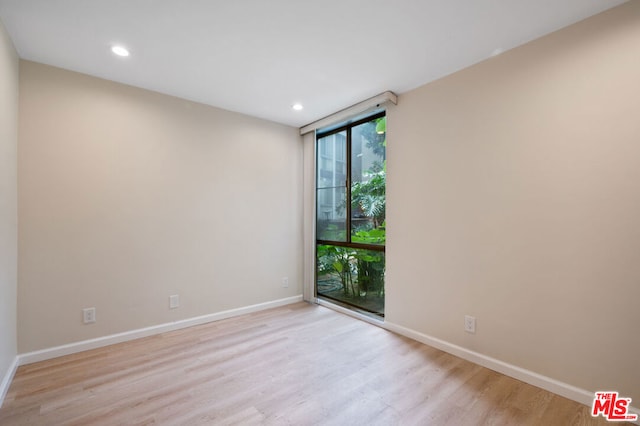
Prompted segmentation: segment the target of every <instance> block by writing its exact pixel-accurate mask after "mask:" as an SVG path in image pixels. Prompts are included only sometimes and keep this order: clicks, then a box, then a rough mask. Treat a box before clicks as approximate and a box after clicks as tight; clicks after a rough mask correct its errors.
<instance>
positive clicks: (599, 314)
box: [386, 2, 640, 406]
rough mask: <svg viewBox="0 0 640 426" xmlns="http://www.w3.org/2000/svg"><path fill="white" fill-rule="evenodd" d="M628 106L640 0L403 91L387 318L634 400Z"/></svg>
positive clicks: (636, 118) (639, 376) (392, 160)
mask: <svg viewBox="0 0 640 426" xmlns="http://www.w3.org/2000/svg"><path fill="white" fill-rule="evenodd" d="M639 114H640V2H629V3H628V4H625V5H623V6H622V7H619V8H616V9H613V10H611V11H610V12H606V13H604V14H601V15H598V16H595V17H593V18H591V19H589V20H587V21H583V22H581V23H578V24H577V25H574V26H571V27H569V28H566V29H564V30H561V31H559V32H557V33H554V34H552V35H549V36H547V37H544V38H542V39H539V40H537V41H535V42H532V43H530V44H527V45H525V46H523V47H520V48H517V49H515V50H512V51H510V52H507V53H505V54H503V55H501V56H498V57H495V58H492V59H490V60H487V61H485V62H483V63H481V64H479V65H476V66H473V67H471V68H468V69H466V70H463V71H461V72H458V73H456V74H454V75H451V76H449V77H447V78H444V79H441V80H439V81H436V82H434V83H432V84H428V85H425V86H423V87H420V88H418V89H416V90H413V91H411V92H409V93H406V94H404V95H402V96H401V97H400V99H399V104H398V106H397V108H394V109H391V110H390V111H389V115H388V122H389V124H388V129H389V135H388V138H389V141H390V143H389V150H388V173H389V179H388V217H387V219H388V220H387V222H388V224H389V227H388V244H387V262H388V264H387V266H388V269H387V317H386V318H387V320H388V321H389V322H392V323H395V324H399V325H402V326H404V327H408V328H410V329H413V330H415V331H418V332H421V333H424V334H427V335H430V336H433V337H436V338H439V339H442V340H445V341H448V342H450V343H453V344H456V345H460V346H463V347H465V348H467V349H470V350H473V351H477V352H480V353H482V354H485V355H488V356H490V357H495V358H497V359H500V360H503V361H506V362H508V363H512V364H515V365H517V366H520V367H523V368H526V369H529V370H533V371H535V372H538V373H540V374H543V375H547V376H550V377H552V378H554V379H557V380H560V381H563V382H566V383H569V384H572V385H574V386H578V387H580V388H583V389H587V390H591V391H595V390H602V389H605V390H607V389H613V390H618V391H620V392H621V393H622V394H623V395H626V396H629V397H631V398H633V399H634V405H636V406H637V405H638V404H637V402H639V401H640V369H639V368H638V360H640V338H639V337H638V336H639V334H638V333H639V329H640V306H639V304H638V303H639V301H640V115H639ZM465 314H469V315H474V316H476V317H477V333H476V334H475V335H470V334H466V333H465V332H464V331H463V316H464V315H465Z"/></svg>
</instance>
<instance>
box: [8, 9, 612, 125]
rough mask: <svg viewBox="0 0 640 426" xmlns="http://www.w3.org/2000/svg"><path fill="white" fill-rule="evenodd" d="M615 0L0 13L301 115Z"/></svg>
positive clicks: (75, 60) (132, 66)
mask: <svg viewBox="0 0 640 426" xmlns="http://www.w3.org/2000/svg"><path fill="white" fill-rule="evenodd" d="M621 3H624V0H395V1H393V0H385V1H383V0H323V1H313V2H312V1H304V0H269V1H267V0H235V1H231V0H227V1H223V0H189V1H184V0H183V1H180V0H108V1H107V0H0V19H1V20H2V21H3V23H4V24H5V27H6V28H7V31H8V32H9V34H10V36H11V38H12V40H13V42H14V44H15V46H16V49H17V50H18V54H19V55H20V57H21V58H24V59H28V60H32V61H36V62H42V63H45V64H50V65H54V66H57V67H61V68H65V69H69V70H73V71H78V72H82V73H86V74H90V75H94V76H98V77H102V78H106V79H109V80H113V81H118V82H121V83H125V84H130V85H133V86H138V87H142V88H145V89H150V90H155V91H158V92H162V93H166V94H170V95H174V96H178V97H181V98H186V99H190V100H193V101H198V102H202V103H205V104H209V105H214V106H217V107H221V108H225V109H229V110H232V111H239V112H242V113H245V114H249V115H253V116H257V117H261V118H266V119H268V120H273V121H276V122H280V123H285V124H289V125H292V126H296V127H299V126H302V125H304V124H307V123H309V122H312V121H314V120H316V119H319V118H322V117H324V116H326V115H328V114H331V113H333V112H336V111H338V110H340V109H343V108H345V107H348V106H349V105H351V104H354V103H356V102H359V101H361V100H364V99H366V98H369V97H371V96H373V95H376V94H378V93H380V92H383V91H385V90H391V91H393V92H396V93H398V94H401V93H403V92H406V91H407V90H410V89H413V88H415V87H417V86H420V85H422V84H424V83H427V82H429V81H433V80H435V79H437V78H440V77H443V76H445V75H447V74H450V73H452V72H455V71H457V70H460V69H462V68H465V67H468V66H470V65H472V64H474V63H477V62H480V61H482V60H484V59H487V58H488V57H490V56H491V54H492V52H494V51H496V49H500V50H508V49H511V48H513V47H516V46H518V45H520V44H523V43H526V42H527V41H530V40H533V39H535V38H538V37H540V36H542V35H544V34H547V33H549V32H552V31H554V30H557V29H560V28H562V27H565V26H567V25H569V24H572V23H574V22H577V21H579V20H582V19H584V18H587V17H589V16H591V15H594V14H596V13H598V12H601V11H603V10H605V9H608V8H611V7H613V6H616V5H618V4H621ZM116 43H119V44H122V45H124V46H126V47H128V48H129V49H130V50H131V56H130V57H128V58H118V57H115V56H114V55H113V54H112V53H111V51H110V47H111V46H112V45H113V44H116ZM294 102H301V103H302V104H303V105H304V110H302V111H299V112H295V111H293V110H292V109H291V105H292V104H293V103H294Z"/></svg>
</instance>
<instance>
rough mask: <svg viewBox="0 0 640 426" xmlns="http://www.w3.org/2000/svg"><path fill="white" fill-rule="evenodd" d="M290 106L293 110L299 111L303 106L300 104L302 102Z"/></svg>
mask: <svg viewBox="0 0 640 426" xmlns="http://www.w3.org/2000/svg"><path fill="white" fill-rule="evenodd" d="M291 108H293V109H294V111H301V110H302V109H303V108H304V107H303V106H302V104H293V105H292V106H291Z"/></svg>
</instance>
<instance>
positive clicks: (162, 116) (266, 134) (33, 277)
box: [18, 61, 302, 353]
mask: <svg viewBox="0 0 640 426" xmlns="http://www.w3.org/2000/svg"><path fill="white" fill-rule="evenodd" d="M19 123H20V127H19V130H20V149H19V153H18V157H19V215H20V226H19V231H20V232H19V298H18V301H19V310H18V311H19V314H18V339H19V344H18V347H19V351H20V352H21V353H24V352H28V351H33V350H37V349H42V348H50V347H52V346H56V345H61V344H65V343H69V342H74V341H80V340H84V339H89V338H94V337H98V336H104V335H109V334H113V333H117V332H123V331H128V330H133V329H137V328H142V327H146V326H151V325H156V324H162V323H167V322H171V321H175V320H179V319H186V318H192V317H195V316H199V315H205V314H210V313H215V312H219V311H222V310H227V309H232V308H238V307H244V306H248V305H252V304H256V303H261V302H267V301H272V300H277V299H281V298H285V297H290V296H296V295H299V294H301V293H302V286H301V280H302V266H301V265H302V254H301V253H302V203H301V191H302V187H301V184H300V182H301V179H302V147H301V143H300V136H299V134H298V131H297V129H294V128H291V127H287V126H283V125H279V124H274V123H271V122H267V121H263V120H258V119H255V118H251V117H247V116H244V115H241V114H237V113H231V112H227V111H223V110H220V109H217V108H212V107H208V106H204V105H200V104H196V103H193V102H188V101H185V100H181V99H177V98H172V97H169V96H165V95H160V94H157V93H153V92H149V91H145V90H141V89H136V88H132V87H129V86H124V85H120V84H116V83H113V82H109V81H105V80H101V79H97V78H93V77H89V76H86V75H81V74H77V73H72V72H68V71H64V70H61V69H57V68H52V67H49V66H45V65H41V64H36V63H32V62H25V61H23V62H21V66H20V120H19ZM284 276H287V277H289V281H290V286H289V288H283V287H282V278H283V277H284ZM171 294H179V295H180V301H181V306H180V308H179V309H175V310H169V309H168V297H169V295H171ZM91 306H95V307H96V308H97V318H98V321H97V323H95V324H92V325H83V324H82V322H81V309H82V308H85V307H91Z"/></svg>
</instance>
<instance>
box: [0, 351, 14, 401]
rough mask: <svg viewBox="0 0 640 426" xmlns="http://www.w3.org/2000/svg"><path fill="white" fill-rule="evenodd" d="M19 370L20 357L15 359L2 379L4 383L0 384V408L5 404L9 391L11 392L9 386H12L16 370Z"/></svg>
mask: <svg viewBox="0 0 640 426" xmlns="http://www.w3.org/2000/svg"><path fill="white" fill-rule="evenodd" d="M17 369H18V357H17V356H16V357H15V358H13V362H12V363H11V365H10V366H9V369H8V370H7V372H6V373H5V375H4V377H3V378H2V382H0V408H2V403H3V402H4V397H5V396H7V391H8V390H9V386H11V380H13V376H14V375H15V374H16V370H17Z"/></svg>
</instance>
